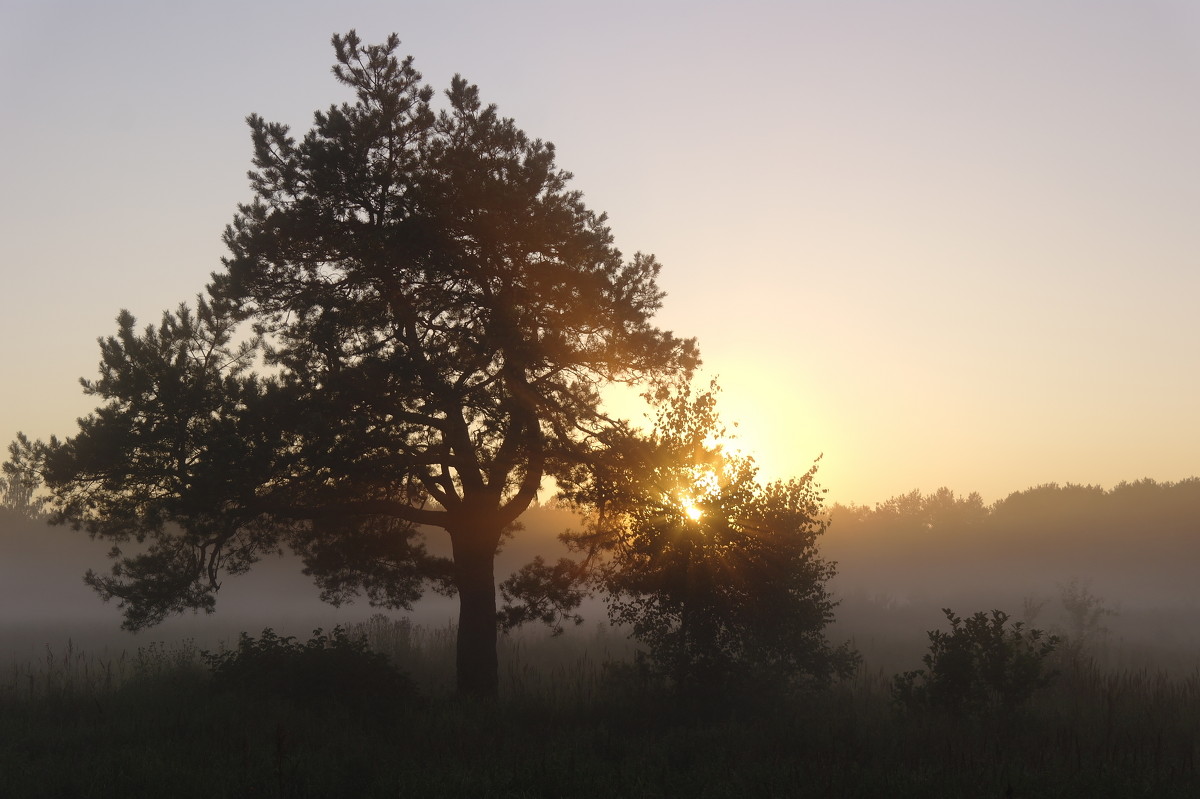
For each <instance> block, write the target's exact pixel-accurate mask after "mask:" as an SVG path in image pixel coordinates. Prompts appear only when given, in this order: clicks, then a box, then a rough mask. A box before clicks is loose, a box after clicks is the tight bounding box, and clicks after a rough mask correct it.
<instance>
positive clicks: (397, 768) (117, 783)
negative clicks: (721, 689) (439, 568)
mask: <svg viewBox="0 0 1200 799" xmlns="http://www.w3.org/2000/svg"><path fill="white" fill-rule="evenodd" d="M270 635H271V634H264V633H262V632H254V633H253V635H252V637H251V638H250V639H248V640H249V642H250V643H251V644H255V642H257V644H255V645H257V646H259V648H258V649H254V648H253V647H252V648H251V650H250V651H252V652H258V653H259V655H263V653H264V652H266V651H267V650H266V649H265V648H263V645H264V644H265V643H267V642H269V641H271V640H286V639H272V638H271V637H270ZM321 640H322V641H324V647H323V649H325V650H328V651H332V652H333V654H334V657H333V658H332V659H329V660H328V661H327V662H325V663H324V664H323V665H321V664H318V665H317V667H315V668H306V667H300V668H291V667H290V666H288V664H284V666H286V667H281V665H280V663H281V661H278V660H275V661H270V660H269V659H268V658H266V657H265V655H263V656H262V657H261V658H259V659H260V660H261V661H262V664H265V665H266V666H268V670H267V671H266V672H263V671H261V670H260V672H259V673H257V675H256V674H254V673H249V676H247V674H248V672H246V670H244V669H243V670H242V671H241V672H239V673H237V674H234V673H233V672H232V670H230V669H228V668H227V669H226V670H225V672H222V671H221V669H220V668H219V665H218V664H219V662H220V657H221V650H220V649H218V650H217V651H215V652H211V653H209V654H208V656H207V657H205V654H204V652H203V650H202V648H200V647H198V646H197V645H196V644H195V643H194V642H191V641H187V640H181V641H175V642H168V643H163V642H156V643H149V644H146V645H144V646H140V647H138V648H136V649H133V650H122V651H112V650H109V651H86V650H81V649H78V648H76V647H75V646H74V645H73V644H71V643H66V644H64V645H63V646H61V647H47V648H46V649H45V651H44V653H43V655H42V656H41V657H39V658H36V659H24V660H21V659H17V660H14V661H13V662H12V663H11V664H10V666H9V668H8V670H7V672H6V673H5V674H4V676H3V677H2V678H0V775H2V783H0V784H2V785H3V792H4V795H5V796H9V797H140V796H146V797H149V796H173V797H191V796H195V797H201V796H203V797H206V799H211V798H212V797H251V796H260V797H375V796H379V797H384V796H387V797H409V796H411V797H440V796H447V797H450V796H453V797H460V796H471V797H601V796H603V797H614V796H620V797H724V796H780V797H792V796H794V797H910V796H911V797H992V796H994V797H1006V796H1014V797H1042V796H1054V797H1075V796H1078V797H1123V798H1124V797H1138V796H1145V797H1176V796H1178V797H1185V796H1186V797H1193V796H1196V795H1200V771H1198V768H1197V760H1198V755H1200V670H1197V669H1195V668H1193V669H1192V670H1191V671H1190V672H1188V671H1186V670H1181V669H1174V670H1172V671H1170V672H1167V671H1164V670H1156V669H1153V668H1138V669H1132V668H1111V667H1106V666H1104V665H1102V664H1101V663H1100V662H1099V659H1097V658H1094V657H1088V656H1079V657H1075V658H1074V659H1072V660H1070V661H1068V660H1066V659H1060V660H1059V662H1058V663H1056V664H1055V666H1056V668H1057V669H1058V670H1059V671H1060V674H1059V676H1058V678H1057V679H1056V680H1055V681H1054V682H1053V683H1052V684H1051V685H1050V686H1049V687H1047V688H1045V689H1043V690H1042V691H1041V692H1040V693H1038V694H1037V695H1035V697H1034V699H1033V701H1032V702H1031V703H1029V705H1028V706H1026V707H1025V708H1024V709H1023V710H1022V711H1021V712H1020V713H1017V714H1014V715H1011V716H1007V717H1003V718H998V717H997V718H978V717H953V716H948V715H945V714H937V713H920V712H911V711H903V710H901V709H900V708H899V707H898V706H897V705H896V704H895V703H894V702H893V699H892V694H891V685H892V676H893V674H894V673H895V671H894V666H893V664H886V663H885V660H884V658H883V657H882V656H878V655H873V654H872V652H871V651H870V650H868V651H867V652H866V660H865V662H864V665H863V667H862V668H861V669H860V670H859V671H858V672H857V674H856V675H855V676H854V677H852V678H851V679H849V680H846V681H843V682H840V683H837V684H835V685H833V686H832V687H829V688H825V689H818V690H809V691H797V692H796V693H795V694H793V695H789V696H787V697H779V696H776V695H770V696H768V695H761V696H756V695H755V693H754V692H753V691H749V692H743V693H742V694H739V695H737V696H731V695H727V696H707V697H694V698H692V701H681V700H680V699H679V698H677V697H673V696H672V695H671V694H670V692H669V691H664V690H663V689H662V688H661V687H660V686H656V685H654V684H653V683H652V682H650V681H647V680H646V679H644V678H643V677H642V676H640V675H639V671H638V669H637V668H636V667H635V666H634V665H633V664H632V662H631V655H632V652H633V647H632V645H631V644H630V642H629V641H628V640H627V639H626V638H625V637H624V636H623V635H622V634H621V633H620V632H619V631H617V630H612V629H609V628H606V627H603V626H598V627H584V628H578V629H576V630H573V631H570V632H568V633H567V634H566V635H564V636H561V637H559V638H551V637H549V636H547V635H546V634H545V633H544V632H542V631H528V632H525V633H521V634H516V635H513V636H509V637H505V638H503V639H502V648H501V652H502V669H503V673H502V690H501V697H500V699H499V700H498V701H496V702H494V703H490V704H482V705H481V704H477V703H468V702H463V701H460V700H458V699H456V698H455V697H454V696H453V694H452V692H451V686H452V681H453V660H454V655H453V652H454V633H453V629H452V628H449V627H425V626H421V625H415V624H413V623H411V622H409V621H408V620H406V619H399V618H388V617H384V616H374V617H372V618H371V619H369V620H366V621H363V622H360V623H357V624H353V625H350V626H349V627H348V628H347V629H346V630H345V631H344V634H341V635H340V637H339V638H338V640H340V641H342V642H343V643H342V644H337V643H336V642H335V640H334V638H333V637H331V636H330V635H329V633H328V631H327V632H326V633H325V634H324V637H323V638H322V639H321ZM345 642H361V643H360V644H353V645H351V644H346V643H345ZM304 644H305V640H303V639H298V640H295V641H292V642H289V643H288V646H290V647H291V648H290V649H287V647H284V646H282V645H273V646H274V649H272V650H271V651H272V652H274V653H275V654H279V653H280V652H282V651H284V650H285V649H287V652H290V653H291V655H295V654H296V653H297V652H299V651H301V650H302V649H303V645H304ZM238 646H239V644H238V643H237V642H227V646H226V647H225V649H224V651H225V658H226V660H225V663H226V664H229V663H230V662H231V658H230V654H231V653H233V652H235V651H237V648H238ZM356 647H357V648H356ZM1110 654H1111V653H1110ZM380 656H382V657H380ZM873 656H874V657H875V661H874V662H872V657H873ZM246 660H252V659H246ZM1108 660H1113V658H1111V657H1110V658H1108ZM1115 660H1117V661H1121V660H1129V658H1124V659H1122V658H1116V659H1115ZM314 662H315V661H314ZM907 665H908V666H909V667H916V666H918V665H919V663H915V662H913V663H909V664H907ZM401 673H402V674H403V675H404V676H401ZM231 674H232V677H231ZM264 674H267V675H268V676H266V677H264Z"/></svg>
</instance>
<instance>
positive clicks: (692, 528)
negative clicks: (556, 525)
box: [502, 386, 856, 698]
mask: <svg viewBox="0 0 1200 799" xmlns="http://www.w3.org/2000/svg"><path fill="white" fill-rule="evenodd" d="M715 403H716V390H715V386H714V387H713V388H711V389H710V390H708V391H704V392H700V393H698V394H692V393H691V392H690V391H684V392H682V393H679V394H678V395H676V396H674V397H673V398H671V399H670V400H669V401H667V402H666V403H665V404H664V405H663V406H662V412H661V414H660V415H659V418H658V422H657V425H656V427H655V428H654V430H653V431H652V432H651V433H650V434H648V435H639V434H637V433H635V432H633V431H629V430H626V431H625V434H626V437H625V440H624V441H622V442H621V443H620V444H617V443H615V442H613V443H610V445H609V446H608V447H606V448H605V449H604V451H603V453H602V455H601V456H600V457H598V458H596V459H595V460H593V461H592V462H591V463H590V464H588V465H587V466H586V467H581V468H579V469H578V470H576V471H575V473H574V474H573V475H572V479H569V480H564V481H563V484H564V493H565V495H566V497H567V498H568V499H570V500H571V501H573V502H574V503H576V504H577V505H578V506H580V507H581V508H583V509H594V516H593V517H592V521H591V523H590V524H589V526H588V527H587V528H586V529H585V530H583V531H582V532H579V533H574V534H568V535H567V536H565V540H566V541H567V542H568V544H570V545H571V546H572V547H573V548H574V549H575V550H576V551H578V552H582V553H585V557H584V558H583V559H582V560H581V561H578V562H575V563H574V566H572V562H571V561H569V560H564V561H560V563H559V564H558V565H557V566H555V567H547V566H546V565H545V564H544V563H535V564H533V565H532V566H531V567H528V568H527V569H526V570H525V571H524V572H522V573H520V574H518V575H517V576H516V577H514V578H513V579H511V580H509V581H507V582H506V583H505V584H504V585H503V586H502V590H503V591H504V592H505V595H506V598H508V599H510V601H511V603H512V606H511V607H510V608H507V609H506V614H507V616H508V619H509V620H510V621H511V622H514V623H515V622H521V621H527V620H531V619H540V620H542V621H555V620H561V619H562V618H564V617H570V616H571V610H572V604H573V603H574V604H577V603H578V602H577V600H578V598H579V596H578V594H572V593H571V592H570V591H569V590H568V587H569V586H570V585H572V583H573V582H574V583H578V582H581V581H584V580H590V581H591V582H592V585H593V586H594V587H595V588H598V589H600V590H601V591H602V592H604V593H605V595H606V598H607V602H608V610H609V616H610V618H611V619H612V620H613V621H615V622H618V623H622V624H626V625H629V626H630V627H631V629H632V632H633V635H634V636H635V637H636V638H638V639H639V640H641V641H642V642H643V643H645V644H646V645H647V647H648V662H649V664H650V666H651V667H652V669H653V670H654V671H655V672H656V673H658V674H659V675H661V676H663V677H666V678H667V679H669V680H670V681H671V682H672V684H673V685H674V686H675V687H676V688H677V689H679V690H680V691H682V692H684V693H687V694H691V695H700V696H704V697H708V698H711V697H712V696H713V695H714V694H715V693H717V692H721V693H722V694H724V695H728V691H729V690H730V689H731V688H735V687H744V686H746V685H747V684H750V683H754V684H756V685H757V686H758V687H767V686H774V687H780V686H781V685H784V684H788V683H795V682H796V681H809V682H823V681H825V680H827V679H828V678H830V677H831V676H833V675H834V674H846V673H848V672H849V671H850V670H851V669H852V668H853V666H854V664H855V662H856V656H855V655H854V653H852V652H850V651H849V650H848V649H847V648H846V647H841V648H833V647H831V646H830V645H829V644H828V642H827V641H826V639H825V637H824V629H825V627H826V625H827V624H828V623H829V622H831V621H832V619H833V608H834V606H835V604H836V603H835V602H834V601H833V600H832V598H831V597H830V595H829V594H828V592H827V591H826V589H825V583H826V581H827V580H829V579H830V578H831V577H832V576H833V575H834V572H835V569H834V565H833V564H832V563H829V562H827V561H824V560H822V559H821V558H820V557H819V555H818V552H817V539H818V537H819V536H820V535H821V533H822V532H823V531H824V529H825V521H824V519H823V515H822V500H821V494H822V492H821V491H820V489H819V488H818V487H817V485H816V483H815V475H816V468H815V467H814V468H813V469H812V470H810V471H809V472H808V473H807V474H805V475H804V476H802V477H801V478H799V479H796V480H791V481H788V482H775V483H770V484H767V485H763V484H761V483H759V482H758V479H757V469H756V467H755V466H754V463H753V460H752V459H750V458H749V457H746V456H742V455H738V454H736V453H734V452H730V451H727V449H726V447H725V445H724V443H723V442H724V441H725V439H726V433H727V432H728V431H727V430H726V429H725V428H724V427H723V426H722V425H721V423H720V420H719V418H718V416H717V413H716V407H715Z"/></svg>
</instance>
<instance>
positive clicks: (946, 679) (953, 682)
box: [892, 608, 1058, 715]
mask: <svg viewBox="0 0 1200 799" xmlns="http://www.w3.org/2000/svg"><path fill="white" fill-rule="evenodd" d="M942 612H943V613H945V614H946V618H947V620H949V622H950V631H949V632H944V631H942V630H930V631H929V654H927V655H925V657H924V658H923V660H924V662H925V668H924V669H918V670H917V671H909V672H905V673H904V674H899V675H896V678H895V680H894V683H893V687H892V695H893V697H894V698H895V699H896V701H897V702H898V703H900V704H901V705H903V706H905V707H907V708H910V709H915V708H932V709H937V710H942V711H948V712H951V713H955V714H963V715H1005V714H1010V713H1012V712H1013V711H1015V710H1016V709H1017V708H1019V707H1020V706H1021V705H1022V704H1024V703H1025V702H1026V701H1027V700H1028V699H1029V697H1030V696H1032V695H1033V692H1034V691H1036V690H1037V689H1039V688H1041V687H1043V686H1045V685H1046V684H1048V683H1049V682H1050V680H1051V679H1052V678H1053V676H1054V675H1053V674H1052V673H1048V672H1047V671H1046V670H1045V660H1046V658H1047V657H1049V655H1050V654H1051V653H1052V652H1053V651H1054V649H1055V647H1056V646H1057V645H1058V638H1056V637H1054V636H1050V637H1049V638H1045V639H1043V633H1042V631H1041V630H1026V629H1025V628H1024V625H1023V624H1022V623H1021V622H1014V623H1013V624H1011V625H1009V624H1008V619H1009V617H1008V614H1007V613H1004V612H1003V611H1000V610H993V611H992V612H991V614H990V615H989V614H987V613H984V612H983V611H980V612H978V613H976V614H975V615H973V616H971V617H969V618H966V619H963V618H962V617H960V616H956V615H955V614H954V612H953V611H952V610H950V609H949V608H944V609H943V610H942Z"/></svg>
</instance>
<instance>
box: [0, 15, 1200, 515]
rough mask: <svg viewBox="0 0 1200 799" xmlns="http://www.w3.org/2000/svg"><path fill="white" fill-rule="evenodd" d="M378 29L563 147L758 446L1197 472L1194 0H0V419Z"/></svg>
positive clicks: (189, 243)
mask: <svg viewBox="0 0 1200 799" xmlns="http://www.w3.org/2000/svg"><path fill="white" fill-rule="evenodd" d="M352 27H353V28H357V30H358V32H359V33H360V34H361V35H362V36H363V38H364V39H365V40H367V41H368V42H378V41H382V40H383V39H384V38H385V37H386V36H387V34H388V33H389V32H391V31H395V32H397V33H398V34H399V35H400V37H401V39H402V42H403V43H402V45H401V49H402V51H403V52H404V53H406V54H408V53H411V54H412V55H413V56H415V58H416V66H417V68H418V69H419V70H421V71H422V72H423V73H424V75H425V78H426V79H427V80H428V81H429V82H430V83H431V84H432V85H433V86H434V87H435V88H437V89H439V90H440V89H442V88H445V87H446V86H447V85H448V84H449V80H450V77H451V76H452V75H453V74H454V73H455V72H461V73H462V74H463V75H464V76H465V77H467V78H468V79H469V80H471V81H472V82H475V83H477V84H479V86H480V88H481V91H482V94H483V97H484V98H485V100H486V101H488V102H494V103H496V104H497V105H498V106H499V107H500V110H501V112H502V113H504V114H505V115H506V116H511V117H513V118H515V119H516V121H517V123H518V124H519V125H520V126H521V127H522V128H523V129H525V130H526V131H527V132H528V133H529V134H531V135H532V136H535V137H539V138H543V139H547V140H550V141H553V142H554V143H555V144H556V145H557V147H558V152H559V164H560V166H562V167H563V168H565V169H567V170H570V171H572V172H573V173H574V174H575V176H576V179H575V182H574V185H575V187H576V188H579V189H581V190H582V191H583V192H584V194H585V197H586V200H587V202H588V204H589V206H590V207H591V208H593V209H594V210H598V211H600V210H603V211H607V212H608V214H609V216H610V223H611V226H612V229H613V232H614V234H615V236H616V240H617V243H618V245H619V246H620V247H622V248H623V249H624V250H625V251H626V252H627V253H628V254H632V253H633V252H635V251H638V250H641V251H646V252H653V253H655V254H656V255H657V256H658V257H659V259H660V260H661V261H662V262H663V264H664V271H663V276H662V285H663V287H664V288H665V289H666V290H667V292H668V297H667V301H666V305H665V307H664V310H663V312H662V314H661V316H660V322H661V324H662V325H663V326H665V327H668V328H670V329H672V330H674V331H676V332H677V333H680V334H683V335H689V336H691V335H694V336H697V337H698V338H699V340H700V345H701V350H702V352H703V354H704V357H705V363H706V374H717V375H719V376H720V380H721V383H722V384H723V386H724V400H723V408H724V412H725V415H726V416H727V418H728V419H729V420H731V421H738V422H739V423H740V430H741V438H742V442H743V446H744V448H745V449H746V450H747V451H749V452H751V453H752V454H754V455H755V456H756V457H757V459H758V461H759V463H760V464H761V466H762V468H763V474H764V476H767V477H787V476H791V475H798V474H800V473H803V472H804V471H805V470H806V469H807V468H808V467H809V465H810V464H811V462H812V460H813V459H814V458H815V457H816V456H817V455H818V454H819V453H824V460H823V461H822V462H821V468H820V481H821V483H822V484H823V485H824V486H825V487H827V488H828V489H829V491H830V498H831V499H834V500H838V501H842V502H851V501H853V502H860V503H868V504H871V503H874V502H877V501H881V500H884V499H887V498H888V497H890V496H893V495H895V494H899V493H902V492H905V491H908V490H911V489H913V488H920V489H923V490H926V491H931V490H933V489H936V488H937V487H938V486H942V485H946V486H950V487H951V488H953V489H955V490H956V491H960V492H964V493H965V492H969V491H974V490H977V491H980V492H981V493H982V494H983V495H984V498H985V500H987V501H989V502H990V501H993V500H995V499H999V498H1001V497H1003V496H1005V495H1006V494H1008V493H1009V492H1011V491H1016V490H1020V489H1023V488H1026V487H1029V486H1032V485H1034V484H1038V483H1043V482H1050V481H1057V482H1060V483H1062V482H1078V483H1095V484H1100V485H1103V486H1106V487H1108V486H1111V485H1113V484H1115V483H1117V482H1119V481H1121V480H1134V479H1138V478H1141V477H1152V478H1155V479H1159V480H1178V479H1182V478H1185V477H1189V476H1193V475H1198V474H1200V465H1198V461H1200V410H1198V409H1200V357H1198V356H1200V310H1198V306H1200V268H1197V267H1198V266H1200V264H1198V260H1200V145H1198V143H1200V4H1196V3H1194V2H1190V1H1189V0H1179V2H1163V1H1161V0H1137V2H1133V1H1132V0H1131V1H1130V2H1106V1H1105V0H1086V1H1084V0H1080V1H1079V2H1052V1H1041V2H1034V1H1033V0H1029V1H1028V2H1019V1H1018V2H1004V3H1000V2H967V1H965V0H958V1H956V2H924V1H920V2H899V1H898V0H888V1H882V0H881V1H880V2H859V1H858V0H839V2H832V0H830V1H829V2H795V1H793V2H786V3H785V2H779V3H765V2H740V3H736V4H735V3H703V2H652V1H651V2H647V1H646V0H643V2H636V3H635V2H611V1H610V2H607V3H603V4H597V3H582V2H578V3H576V2H564V1H563V0H559V1H558V2H478V3H466V2H461V3H455V2H438V3H434V2H429V3H424V2H422V3H406V2H398V1H397V0H391V1H390V2H359V1H357V0H346V1H345V2H339V3H336V4H333V3H315V2H295V1H293V2H286V3H283V2H264V3H253V2H241V3H230V2H212V1H209V2H204V3H191V4H186V5H184V4H179V5H176V4H173V3H161V2H121V1H120V0H109V2H104V3H92V2H52V1H48V0H41V1H40V2H23V1H21V0H0V105H2V107H3V109H4V110H3V125H0V268H2V278H3V281H2V284H0V285H2V286H3V288H2V291H0V297H2V298H3V313H2V314H0V341H2V342H3V344H2V345H0V346H2V349H0V353H2V355H0V358H2V360H0V366H2V367H3V372H2V374H3V381H2V382H0V439H3V440H4V441H7V440H8V439H9V438H10V437H11V435H12V434H14V433H16V432H17V430H23V431H25V432H26V433H28V434H30V435H32V436H35V437H46V436H48V435H50V434H52V433H55V434H58V435H64V434H66V435H69V434H71V433H72V432H73V431H74V422H73V420H74V419H75V418H76V417H77V416H80V415H82V414H84V413H86V412H87V411H89V410H90V409H91V408H92V407H93V403H91V402H90V401H89V398H87V397H84V396H83V395H82V394H81V393H80V391H79V390H78V384H77V379H78V378H79V377H81V376H87V377H92V376H94V375H95V372H96V363H97V361H98V349H97V346H96V343H95V340H96V338H97V337H98V336H103V335H109V334H111V333H112V332H113V331H114V330H115V324H114V319H115V317H116V314H117V312H118V311H119V310H120V309H121V308H128V309H129V310H130V311H132V312H133V313H134V314H135V315H136V316H137V317H138V318H139V320H141V321H142V322H143V323H145V322H151V321H157V319H158V316H159V315H160V313H161V312H162V310H163V309H166V308H170V307H174V306H175V305H177V304H178V303H179V302H180V301H184V300H190V299H191V298H192V297H194V295H195V294H196V293H197V292H198V291H200V290H201V289H202V288H203V286H204V284H205V283H206V282H207V279H208V275H209V273H210V272H211V271H213V270H214V269H216V268H218V267H219V259H220V257H221V255H222V254H223V247H222V244H221V241H220V234H221V231H222V229H223V228H224V226H225V224H226V223H227V222H228V221H229V220H230V218H231V217H232V214H233V211H234V207H235V205H236V203H238V202H242V201H245V200H248V199H249V197H250V193H249V189H248V186H247V181H246V177H245V173H246V171H247V169H248V168H249V166H250V141H249V135H248V130H247V128H246V126H245V123H244V118H245V117H246V115H247V114H249V113H251V112H257V113H260V114H262V115H263V116H265V117H266V118H267V119H268V120H271V121H281V122H287V123H289V124H291V125H292V127H293V130H294V131H295V132H297V133H301V134H302V133H303V132H304V131H306V130H307V129H308V127H309V125H310V123H311V119H312V112H313V111H314V110H316V109H318V108H325V107H327V106H328V105H329V104H331V103H333V102H341V101H343V100H344V99H347V93H346V92H344V91H343V89H342V88H341V87H340V86H339V85H337V84H336V83H335V81H334V80H333V78H332V77H331V75H330V74H329V68H330V66H331V64H332V63H333V57H332V49H331V48H330V46H329V37H330V34H332V33H333V32H335V31H337V32H344V31H346V30H348V29H349V28H352Z"/></svg>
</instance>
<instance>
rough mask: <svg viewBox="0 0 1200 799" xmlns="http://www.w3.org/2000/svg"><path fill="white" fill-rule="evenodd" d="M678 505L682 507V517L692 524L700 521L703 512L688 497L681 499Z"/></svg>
mask: <svg viewBox="0 0 1200 799" xmlns="http://www.w3.org/2000/svg"><path fill="white" fill-rule="evenodd" d="M680 505H682V506H683V513H684V515H685V516H687V517H688V518H689V519H691V520H692V521H694V522H698V521H700V517H701V516H703V515H704V511H703V510H701V509H700V506H699V505H697V504H696V503H695V502H693V501H692V500H691V499H689V498H688V497H681V498H680Z"/></svg>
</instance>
